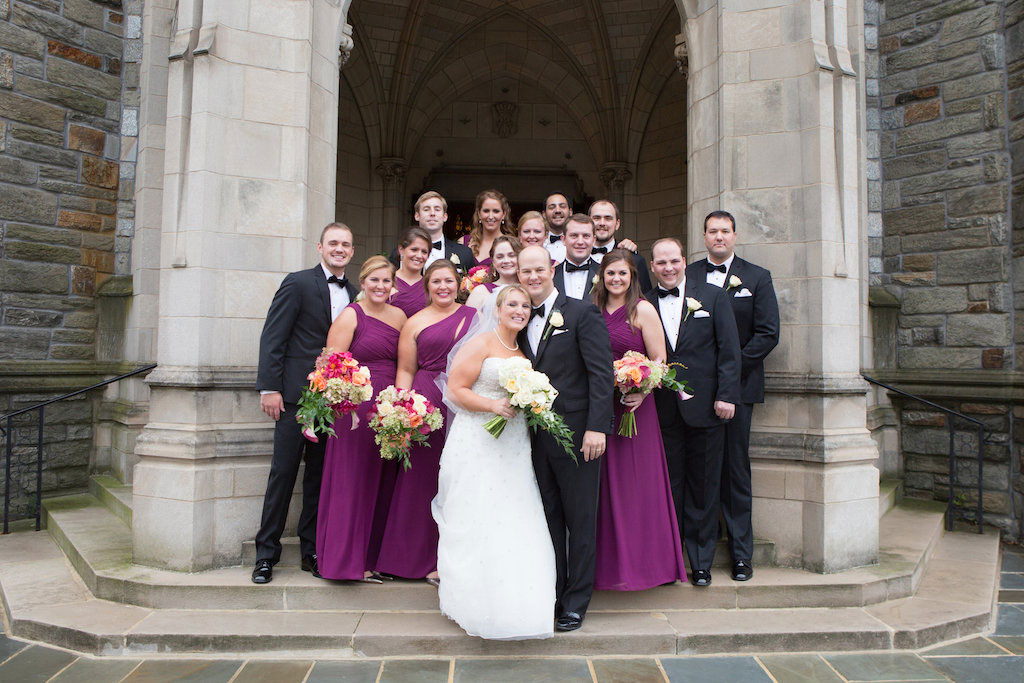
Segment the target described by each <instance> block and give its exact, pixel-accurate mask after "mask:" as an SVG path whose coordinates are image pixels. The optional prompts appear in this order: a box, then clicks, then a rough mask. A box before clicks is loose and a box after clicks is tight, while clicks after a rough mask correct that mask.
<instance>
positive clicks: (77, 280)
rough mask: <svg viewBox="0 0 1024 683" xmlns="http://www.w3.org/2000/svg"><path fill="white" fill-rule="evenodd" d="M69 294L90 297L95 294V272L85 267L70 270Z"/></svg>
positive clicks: (75, 267)
mask: <svg viewBox="0 0 1024 683" xmlns="http://www.w3.org/2000/svg"><path fill="white" fill-rule="evenodd" d="M71 293H72V294H84V295H85V296H92V295H93V294H95V293H96V271H94V270H93V269H92V268H88V267H86V266H74V267H73V268H72V269H71Z"/></svg>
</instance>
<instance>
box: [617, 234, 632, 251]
mask: <svg viewBox="0 0 1024 683" xmlns="http://www.w3.org/2000/svg"><path fill="white" fill-rule="evenodd" d="M615 247H616V248H617V249H625V250H627V251H631V252H633V253H634V254H635V253H636V242H634V241H633V240H631V239H629V238H628V237H627V238H626V239H624V240H622V241H620V242H616V243H615Z"/></svg>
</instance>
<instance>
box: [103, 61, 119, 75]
mask: <svg viewBox="0 0 1024 683" xmlns="http://www.w3.org/2000/svg"><path fill="white" fill-rule="evenodd" d="M103 70H104V71H106V72H107V73H108V74H112V75H114V76H120V75H121V60H120V59H114V58H113V57H107V65H106V66H105V67H103Z"/></svg>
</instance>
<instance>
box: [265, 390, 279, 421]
mask: <svg viewBox="0 0 1024 683" xmlns="http://www.w3.org/2000/svg"><path fill="white" fill-rule="evenodd" d="M260 409H261V410H262V411H263V412H264V413H266V414H267V417H269V418H271V419H273V420H277V419H278V418H279V417H281V413H282V412H283V411H284V398H283V397H282V396H281V392H279V391H270V392H267V393H265V394H260Z"/></svg>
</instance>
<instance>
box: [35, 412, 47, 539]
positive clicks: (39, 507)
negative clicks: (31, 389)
mask: <svg viewBox="0 0 1024 683" xmlns="http://www.w3.org/2000/svg"><path fill="white" fill-rule="evenodd" d="M45 407H46V406H39V432H38V439H37V440H36V531H39V528H40V521H41V520H42V516H43V409H44V408H45Z"/></svg>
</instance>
